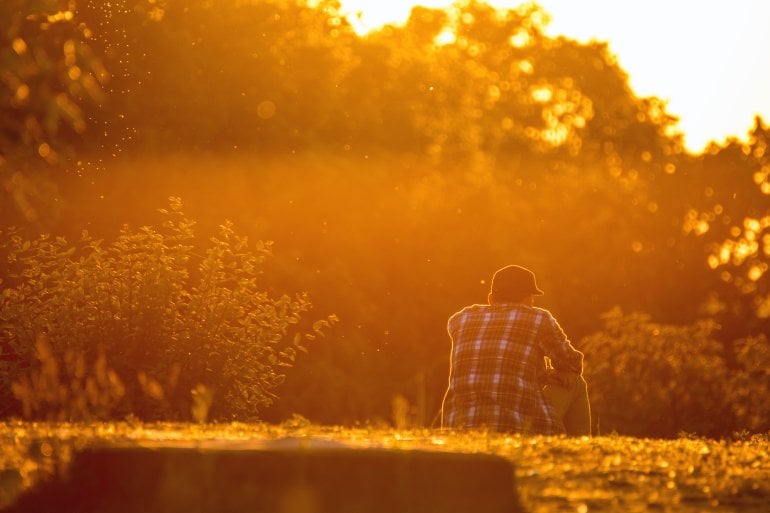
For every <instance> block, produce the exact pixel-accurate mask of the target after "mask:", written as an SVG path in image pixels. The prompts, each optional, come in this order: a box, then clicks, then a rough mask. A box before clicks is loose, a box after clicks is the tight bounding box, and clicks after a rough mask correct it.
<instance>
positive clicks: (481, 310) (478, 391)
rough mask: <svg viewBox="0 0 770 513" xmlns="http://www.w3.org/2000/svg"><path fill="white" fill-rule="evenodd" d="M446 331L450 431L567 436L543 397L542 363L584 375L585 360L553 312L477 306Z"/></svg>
mask: <svg viewBox="0 0 770 513" xmlns="http://www.w3.org/2000/svg"><path fill="white" fill-rule="evenodd" d="M447 328H448V331H449V335H450V337H451V338H452V355H451V358H452V362H451V369H450V377H449V388H448V390H447V394H446V396H445V398H444V405H443V409H442V425H443V426H444V427H450V428H482V427H486V428H489V429H493V430H496V431H508V432H517V433H522V434H545V435H550V434H560V433H564V425H563V422H562V421H561V420H559V419H557V417H556V415H555V412H554V410H553V407H552V406H551V405H550V404H549V402H548V401H547V400H546V399H545V397H544V396H543V390H542V377H543V374H544V373H545V360H544V357H545V356H548V357H549V358H550V359H551V361H552V363H553V365H554V367H555V368H556V369H558V370H562V371H570V372H576V373H578V374H579V373H580V372H581V370H582V361H583V355H582V353H580V352H579V351H577V350H576V349H575V348H574V347H572V345H571V344H570V343H569V340H567V337H566V335H565V334H564V332H563V331H562V329H561V327H559V324H558V323H557V322H556V320H555V319H554V318H553V316H552V315H551V314H550V313H549V312H548V311H547V310H543V309H540V308H535V307H532V306H528V305H525V304H521V303H513V302H510V303H496V304H491V305H473V306H469V307H466V308H464V309H463V310H461V311H459V312H457V313H456V314H454V315H453V316H452V317H450V319H449V322H448V325H447Z"/></svg>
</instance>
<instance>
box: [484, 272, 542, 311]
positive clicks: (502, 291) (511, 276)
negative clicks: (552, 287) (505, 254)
mask: <svg viewBox="0 0 770 513" xmlns="http://www.w3.org/2000/svg"><path fill="white" fill-rule="evenodd" d="M542 294H543V291H542V290H540V289H539V288H538V287H537V283H536V282H535V275H534V274H533V273H532V271H530V270H529V269H526V268H524V267H521V266H519V265H507V266H505V267H503V268H502V269H498V270H497V272H495V274H494V276H492V286H491V287H490V290H489V298H488V300H489V304H490V305H491V304H494V303H517V302H522V303H527V304H531V303H532V296H540V295H542Z"/></svg>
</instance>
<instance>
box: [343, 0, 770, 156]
mask: <svg viewBox="0 0 770 513" xmlns="http://www.w3.org/2000/svg"><path fill="white" fill-rule="evenodd" d="M340 3H341V4H342V6H343V9H346V10H349V11H350V12H353V13H356V12H360V13H361V17H360V23H361V26H363V27H371V28H374V27H376V26H378V25H382V24H384V23H400V22H403V21H404V20H406V18H407V17H408V16H409V12H410V10H411V7H412V5H414V4H415V3H419V4H421V5H425V6H427V7H437V8H441V7H446V6H448V5H450V4H451V3H452V2H451V0H418V1H416V2H415V1H412V0H341V1H340ZM488 3H490V4H491V5H494V6H498V7H509V8H510V7H515V6H517V5H519V4H521V3H523V2H522V1H521V0H488ZM537 3H538V4H540V5H541V6H542V7H543V8H544V9H545V11H546V12H548V13H549V14H550V15H551V23H550V25H549V27H548V30H547V32H548V34H549V35H556V34H564V35H566V36H568V37H571V38H574V39H577V40H579V41H589V40H591V39H597V40H600V41H607V42H609V45H610V50H611V51H612V52H613V53H615V54H616V55H617V58H618V62H619V63H620V65H621V66H622V67H623V69H624V70H626V72H627V73H628V74H629V77H630V82H631V87H633V89H634V90H635V91H636V93H637V94H638V95H640V96H657V97H659V98H661V99H663V100H667V101H668V111H669V112H670V113H671V114H673V115H675V116H677V117H679V118H680V122H679V128H680V130H681V131H682V132H683V133H684V135H685V145H686V146H687V148H688V149H690V150H691V151H693V152H700V151H701V150H702V149H703V148H704V147H705V146H706V145H707V144H708V142H709V141H712V140H713V141H717V142H722V141H724V139H725V138H727V137H729V136H735V137H738V138H739V139H742V140H745V138H746V134H747V132H748V130H750V129H751V127H752V126H753V125H754V116H755V115H756V114H760V115H761V116H762V118H763V119H764V121H765V123H770V0H539V1H538V2H537Z"/></svg>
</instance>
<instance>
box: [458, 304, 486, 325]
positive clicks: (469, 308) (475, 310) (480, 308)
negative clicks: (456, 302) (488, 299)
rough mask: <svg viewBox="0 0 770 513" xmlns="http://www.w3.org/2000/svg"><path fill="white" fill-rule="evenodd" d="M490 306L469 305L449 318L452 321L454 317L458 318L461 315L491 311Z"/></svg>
mask: <svg viewBox="0 0 770 513" xmlns="http://www.w3.org/2000/svg"><path fill="white" fill-rule="evenodd" d="M489 308H490V306H489V305H468V306H466V307H464V308H462V309H460V310H458V311H457V312H455V313H453V314H452V316H451V317H449V320H450V321H451V320H452V319H457V318H460V317H466V316H472V315H479V314H484V313H486V312H488V311H489Z"/></svg>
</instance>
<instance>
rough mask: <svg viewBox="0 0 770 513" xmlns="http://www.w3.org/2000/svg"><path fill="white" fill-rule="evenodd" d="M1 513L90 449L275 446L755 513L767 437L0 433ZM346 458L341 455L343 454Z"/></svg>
mask: <svg viewBox="0 0 770 513" xmlns="http://www.w3.org/2000/svg"><path fill="white" fill-rule="evenodd" d="M0 440H2V447H3V451H2V452H0V468H2V469H4V470H3V473H2V478H3V487H2V488H0V507H5V506H6V505H8V504H9V502H11V501H12V500H13V499H14V498H15V497H16V496H17V495H18V494H19V493H21V492H23V491H25V490H26V489H28V488H30V487H31V486H33V485H34V484H35V483H36V482H37V481H39V480H41V479H45V478H46V477H49V476H51V475H53V474H54V473H55V472H57V469H60V468H61V467H62V466H63V465H65V464H66V463H67V462H68V461H69V460H70V458H71V457H72V454H73V451H74V450H77V449H78V448H82V447H85V446H88V445H89V444H105V443H107V444H109V443H111V442H119V443H121V444H123V445H125V444H128V443H137V444H146V443H148V442H149V443H151V444H153V445H155V446H157V445H162V444H163V443H164V441H172V443H173V444H176V446H177V447H178V446H179V444H180V443H185V442H187V443H191V444H195V443H198V442H202V441H208V440H215V441H216V443H217V444H218V445H220V446H221V444H224V443H227V442H232V443H235V444H237V445H238V447H239V448H240V449H243V448H244V447H246V446H247V444H248V443H254V444H256V445H259V446H260V447H264V445H262V444H264V443H270V442H271V441H277V442H278V443H280V444H281V446H282V447H284V448H286V447H287V446H291V445H290V444H296V445H295V446H296V447H303V448H307V447H310V448H312V447H313V444H314V443H320V444H324V443H328V442H333V443H334V444H338V445H342V446H343V447H354V448H358V449H361V448H365V447H376V448H379V449H382V448H387V449H390V450H394V451H400V450H404V451H409V450H427V451H456V452H464V453H484V454H495V455H499V456H501V457H504V458H506V459H508V460H509V461H511V462H512V463H513V465H514V470H515V475H516V476H515V477H516V492H517V494H518V495H519V496H520V498H521V500H522V503H523V504H524V506H525V507H526V510H527V511H531V512H535V513H540V512H551V511H586V510H587V511H592V510H603V511H632V512H636V511H639V512H641V511H649V510H651V509H653V510H662V511H672V512H678V513H697V512H701V511H712V510H714V509H717V508H722V507H724V508H725V509H728V510H730V511H736V512H741V513H760V512H763V511H765V510H766V506H767V502H768V500H770V479H768V478H770V456H768V451H767V444H768V434H764V435H754V436H751V437H732V438H727V439H722V440H714V439H705V438H697V437H680V438H677V439H674V440H656V439H640V438H632V437H622V436H602V437H594V438H591V439H589V438H565V437H520V436H506V435H500V434H493V433H486V432H465V433H454V432H446V431H444V432H442V431H438V430H426V429H422V430H412V431H405V430H392V429H381V428H373V427H363V428H343V427H339V426H335V427H321V426H318V425H313V424H310V423H307V422H287V423H285V424H282V425H268V424H244V423H232V424H204V425H200V424H169V423H164V424H138V423H110V424H105V423H84V424H79V425H73V424H30V423H6V424H0ZM342 450H344V449H342Z"/></svg>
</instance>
